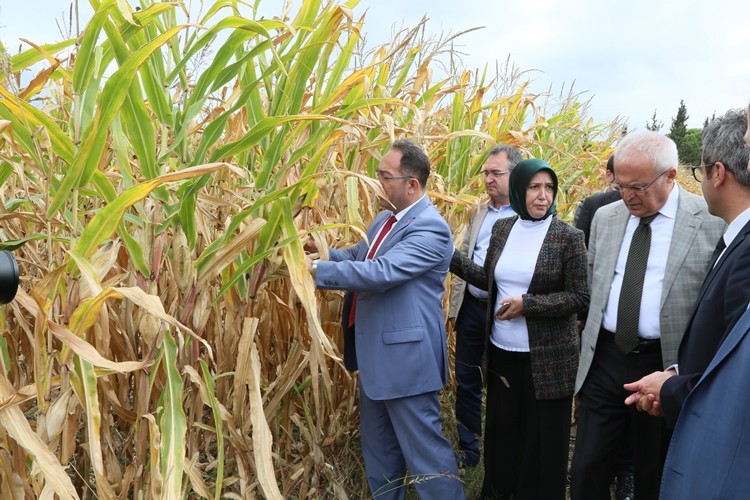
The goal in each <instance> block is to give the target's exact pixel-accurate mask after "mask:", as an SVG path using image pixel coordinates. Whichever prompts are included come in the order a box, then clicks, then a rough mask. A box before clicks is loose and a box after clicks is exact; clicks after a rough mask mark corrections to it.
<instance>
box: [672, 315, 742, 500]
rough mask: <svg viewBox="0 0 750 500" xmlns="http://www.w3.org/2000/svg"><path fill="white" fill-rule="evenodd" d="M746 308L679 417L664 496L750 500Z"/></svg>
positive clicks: (690, 395)
mask: <svg viewBox="0 0 750 500" xmlns="http://www.w3.org/2000/svg"><path fill="white" fill-rule="evenodd" d="M748 386H750V311H748V310H746V311H745V313H744V314H743V315H742V317H741V318H740V320H739V321H738V322H737V324H736V325H735V326H734V328H733V329H732V331H731V332H729V335H727V337H726V339H725V340H724V343H723V344H722V345H721V347H720V348H719V351H718V352H717V353H716V356H714V358H713V359H712V360H711V363H710V364H709V365H708V368H706V371H705V372H704V374H703V377H702V378H701V379H700V381H699V382H698V383H697V385H696V386H695V388H694V389H693V391H692V392H691V393H690V394H689V395H688V397H687V399H686V400H685V404H684V405H683V407H682V412H681V413H680V418H679V420H678V421H677V426H676V427H675V430H674V433H673V434H672V441H671V443H670V445H669V453H668V454H667V460H666V463H665V465H664V472H663V474H662V483H661V494H660V496H659V498H660V499H662V500H683V499H685V498H726V499H735V498H750V481H749V480H748V472H749V471H750V398H749V397H748V394H747V392H748Z"/></svg>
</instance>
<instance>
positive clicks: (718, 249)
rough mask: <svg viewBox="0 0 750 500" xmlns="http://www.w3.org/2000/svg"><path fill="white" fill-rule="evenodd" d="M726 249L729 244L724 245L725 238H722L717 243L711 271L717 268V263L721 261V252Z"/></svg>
mask: <svg viewBox="0 0 750 500" xmlns="http://www.w3.org/2000/svg"><path fill="white" fill-rule="evenodd" d="M726 247H727V244H726V243H724V236H722V237H721V238H719V241H718V242H717V243H716V248H714V253H713V254H712V255H711V267H709V268H708V269H709V270H711V269H713V268H714V267H715V266H716V263H717V262H718V261H719V257H721V252H723V251H724V249H725V248H726Z"/></svg>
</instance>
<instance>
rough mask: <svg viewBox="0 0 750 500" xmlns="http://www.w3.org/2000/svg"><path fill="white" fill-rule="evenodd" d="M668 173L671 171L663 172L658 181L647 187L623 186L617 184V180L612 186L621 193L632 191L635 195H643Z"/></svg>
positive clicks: (650, 183)
mask: <svg viewBox="0 0 750 500" xmlns="http://www.w3.org/2000/svg"><path fill="white" fill-rule="evenodd" d="M667 172H669V169H667V170H665V171H664V172H662V173H660V174H659V175H657V176H656V179H654V180H652V181H651V182H649V183H648V184H646V185H645V186H623V185H622V184H619V183H618V182H617V180H615V182H613V183H612V184H611V186H612V188H613V189H616V190H617V191H620V192H622V191H630V192H631V193H635V194H643V193H645V192H646V191H647V190H648V188H650V187H651V186H653V185H654V183H655V182H656V181H658V180H659V179H660V178H661V176H662V175H664V174H666V173H667Z"/></svg>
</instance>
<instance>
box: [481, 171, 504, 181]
mask: <svg viewBox="0 0 750 500" xmlns="http://www.w3.org/2000/svg"><path fill="white" fill-rule="evenodd" d="M508 172H510V170H482V175H484V176H485V177H495V178H496V179H499V178H500V177H502V176H504V175H505V174H507V173H508Z"/></svg>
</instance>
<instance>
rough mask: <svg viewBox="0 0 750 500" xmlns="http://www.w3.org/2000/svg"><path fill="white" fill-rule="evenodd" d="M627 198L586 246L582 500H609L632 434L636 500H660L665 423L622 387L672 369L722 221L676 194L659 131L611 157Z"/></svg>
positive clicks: (671, 153) (576, 464)
mask: <svg viewBox="0 0 750 500" xmlns="http://www.w3.org/2000/svg"><path fill="white" fill-rule="evenodd" d="M614 156H615V161H614V163H615V165H614V167H615V184H616V185H617V186H619V190H620V193H621V195H622V201H618V202H615V203H611V204H609V205H606V206H604V207H602V208H600V209H599V210H597V212H596V214H595V215H594V220H593V222H592V225H591V237H590V239H589V256H588V271H589V272H588V275H589V279H590V284H591V304H590V306H589V314H588V318H587V321H586V326H585V328H584V330H583V336H582V344H583V345H582V349H581V361H580V364H579V367H578V376H577V378H576V392H577V393H578V394H580V397H581V406H580V410H579V415H578V427H577V430H576V444H575V451H574V454H573V463H572V470H571V480H572V482H571V496H572V497H573V498H574V499H576V500H599V499H607V500H609V499H610V485H611V483H612V480H613V478H614V475H615V472H616V467H615V464H616V459H617V457H618V453H617V451H618V449H619V448H620V447H621V443H622V440H623V434H624V433H625V432H626V430H629V432H630V446H631V449H632V450H633V451H632V453H633V461H634V464H635V498H636V499H637V500H649V499H654V498H656V497H657V495H658V492H659V481H660V478H661V468H662V465H663V453H664V451H665V450H666V448H665V447H664V445H665V440H666V439H667V435H666V432H665V429H663V422H660V421H659V420H658V419H654V418H650V417H649V416H648V415H644V414H640V413H638V412H637V411H636V410H635V409H634V408H630V407H628V406H626V405H625V404H624V400H625V397H626V395H627V394H626V393H625V390H624V388H623V384H625V383H626V382H630V381H632V380H635V379H636V378H638V377H640V376H643V375H645V374H648V373H651V372H653V371H655V370H660V369H664V368H665V367H666V366H669V365H671V364H672V363H674V362H675V359H676V354H677V348H678V346H679V342H680V338H681V337H682V332H683V331H684V330H685V325H686V324H687V322H688V319H689V317H690V311H691V308H692V305H693V303H694V301H695V297H696V296H697V295H698V289H699V288H700V284H701V282H702V281H703V277H704V276H705V274H706V271H707V270H708V265H709V261H710V258H711V253H712V252H713V248H714V245H715V244H716V240H717V239H718V238H719V236H720V235H721V233H722V231H723V228H724V223H723V222H722V221H721V220H720V219H717V218H715V217H712V216H711V215H710V214H709V213H708V210H707V207H706V203H705V202H704V201H703V198H701V197H700V196H696V195H693V194H691V193H689V192H687V191H686V190H684V189H682V188H681V187H679V186H678V185H677V183H676V181H675V177H676V175H677V164H678V160H677V146H676V145H675V143H674V142H673V141H672V140H671V139H669V138H668V137H666V136H663V135H661V134H658V133H656V132H639V133H632V134H629V135H627V136H626V137H625V138H623V140H622V141H621V142H620V144H619V146H618V147H617V149H616V150H615V154H614Z"/></svg>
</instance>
